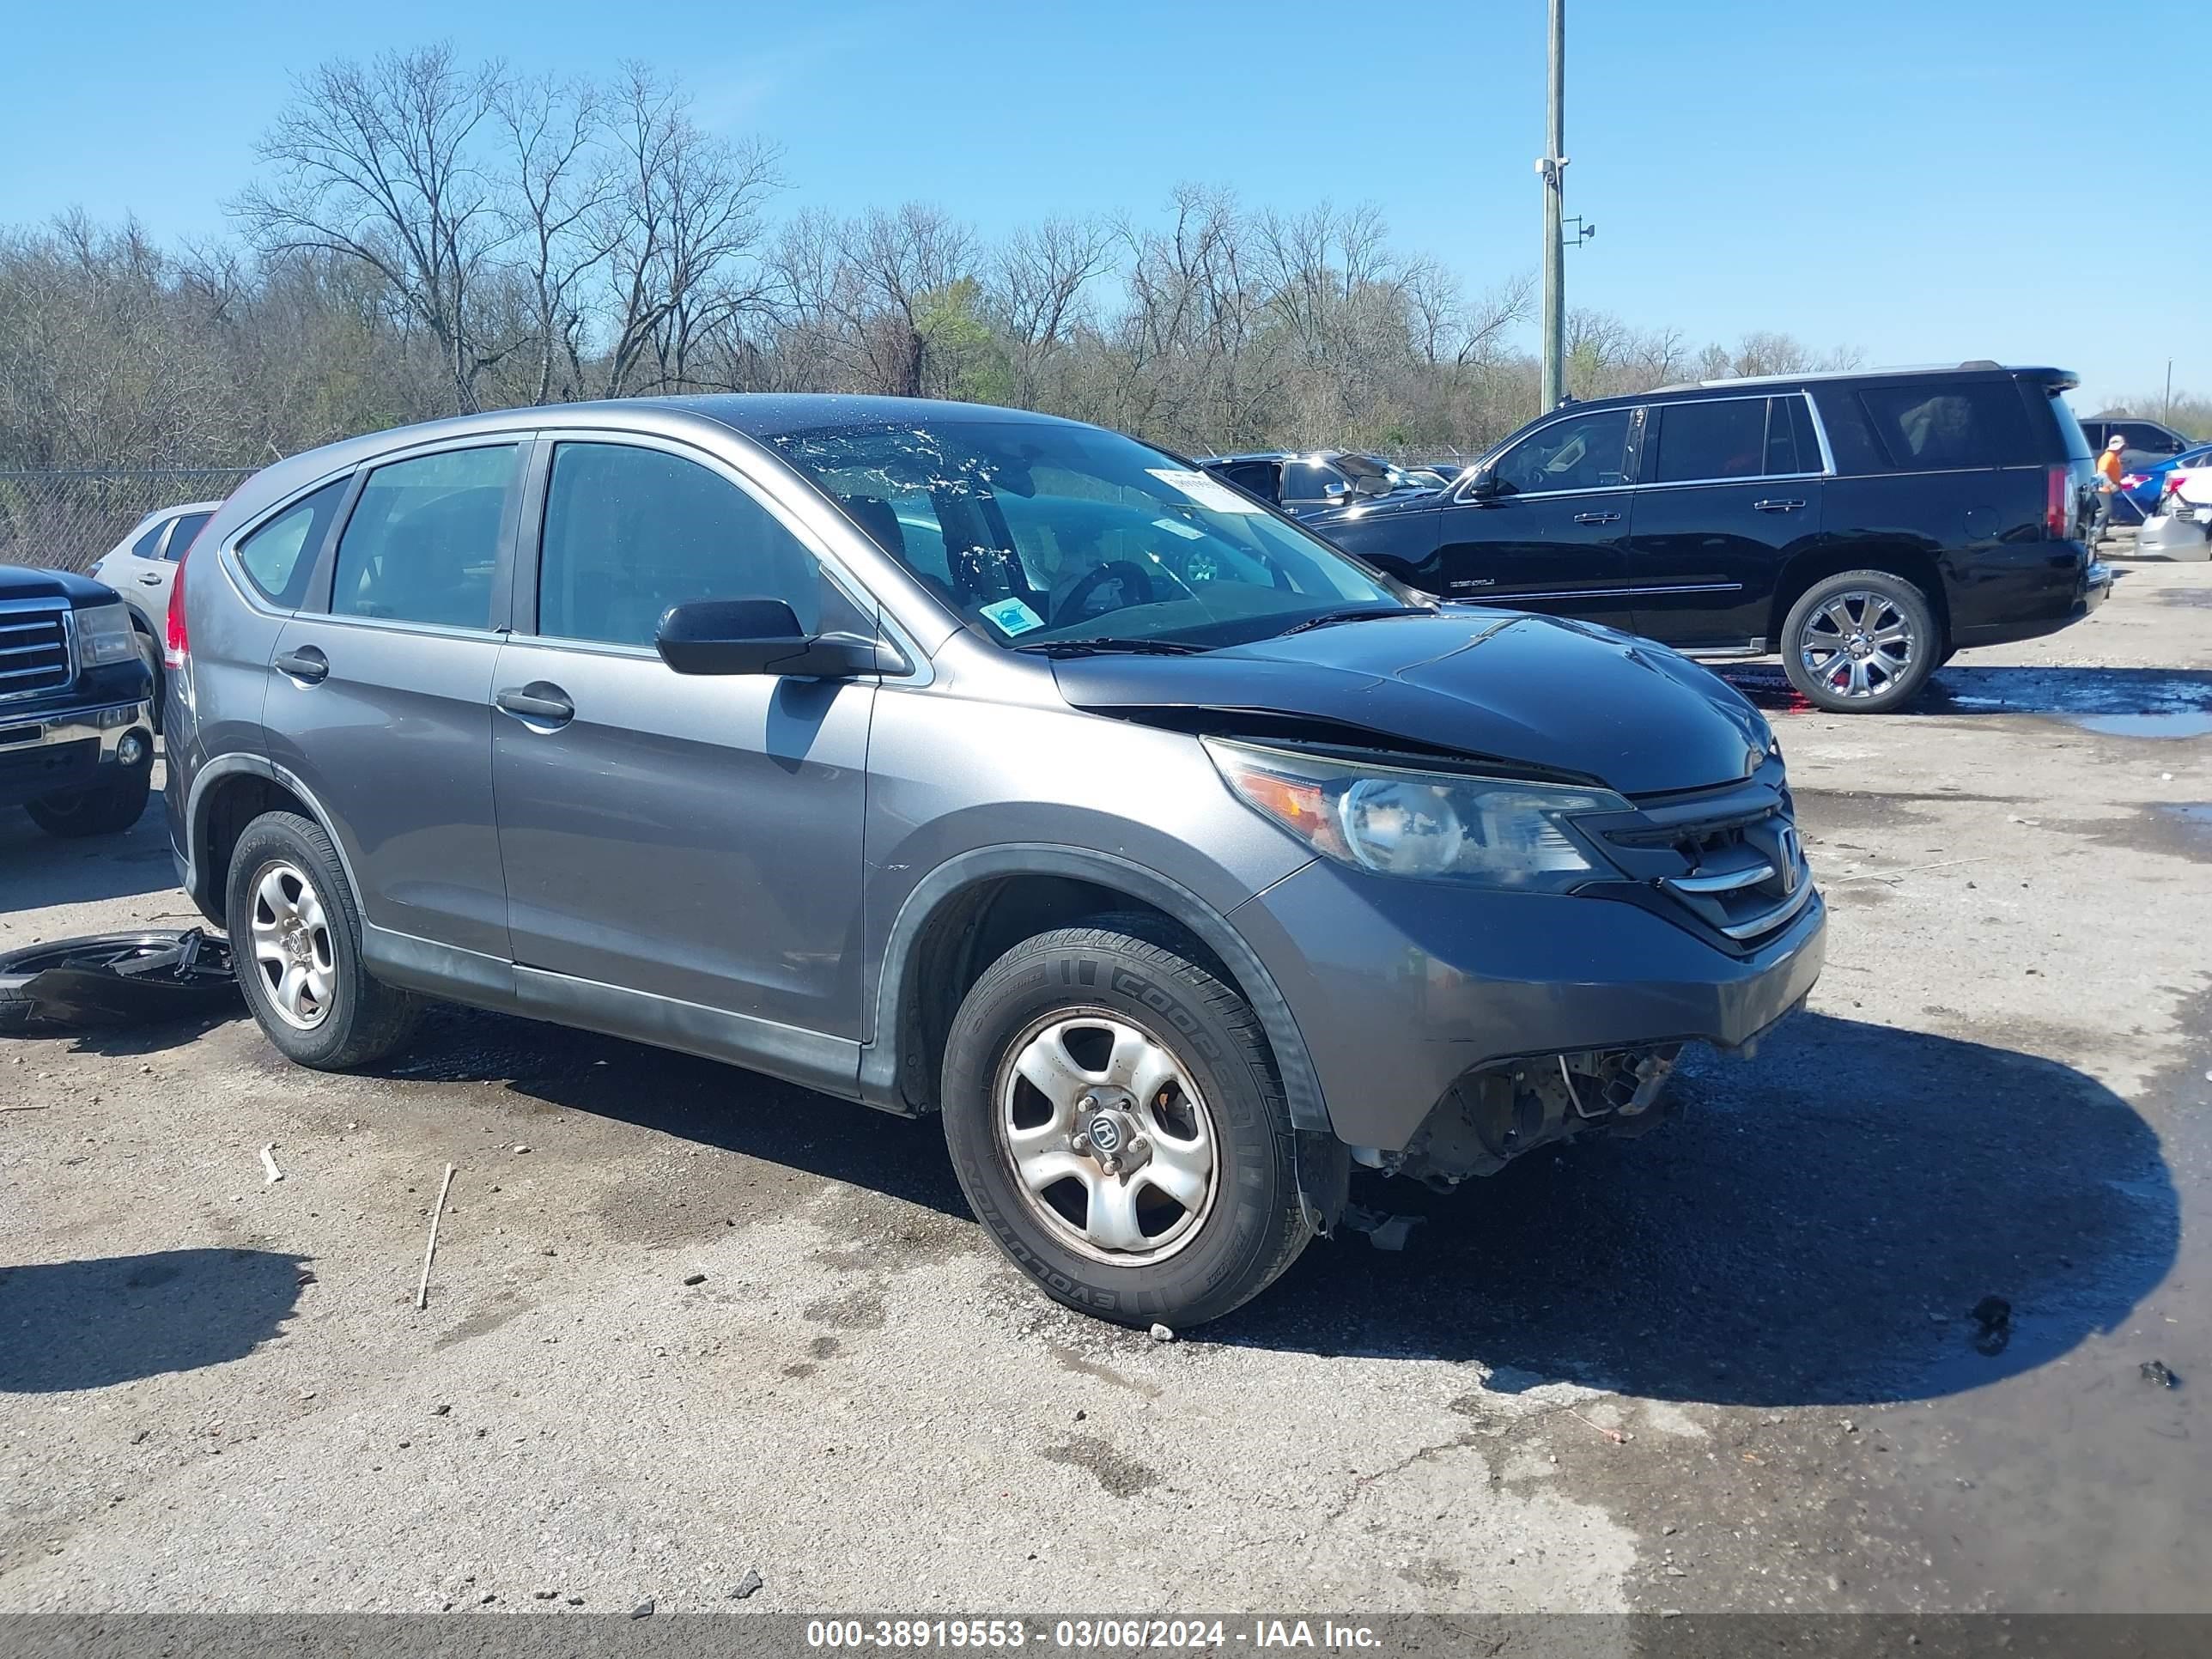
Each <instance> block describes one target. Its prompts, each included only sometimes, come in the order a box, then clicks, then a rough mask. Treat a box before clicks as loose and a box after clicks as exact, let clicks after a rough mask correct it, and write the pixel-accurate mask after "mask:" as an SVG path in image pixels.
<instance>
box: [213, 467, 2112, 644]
mask: <svg viewBox="0 0 2212 1659" xmlns="http://www.w3.org/2000/svg"><path fill="white" fill-rule="evenodd" d="M2050 480H2051V481H2050V487H2049V490H2048V493H2046V494H2045V497H2044V504H2043V532H2044V534H2045V535H2046V536H2048V537H2050V538H2051V540H2053V541H2055V542H2063V541H2064V540H2065V539H2066V538H2068V537H2069V536H2071V535H2072V534H2073V533H2074V469H2073V467H2072V466H2071V465H2067V466H2054V467H2052V468H2051V475H2050ZM170 614H171V615H172V616H173V615H174V614H175V611H174V608H173V607H172V610H171V612H170ZM171 626H172V628H173V627H174V624H173V623H172V624H171Z"/></svg>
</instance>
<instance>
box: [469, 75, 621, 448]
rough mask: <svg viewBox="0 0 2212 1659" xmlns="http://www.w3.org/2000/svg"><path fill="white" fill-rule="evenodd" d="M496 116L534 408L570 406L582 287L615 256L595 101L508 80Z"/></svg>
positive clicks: (610, 186)
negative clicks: (525, 306) (525, 296)
mask: <svg viewBox="0 0 2212 1659" xmlns="http://www.w3.org/2000/svg"><path fill="white" fill-rule="evenodd" d="M492 111H493V113H494V115H495V117H496V118H497V121H498V125H499V128H500V131H501V134H502V135H503V137H504V138H505V141H506V149H507V177H506V179H505V184H506V186H507V188H506V191H505V199H504V201H503V203H502V205H501V216H502V217H503V219H504V221H505V223H506V228H507V242H508V245H509V246H511V247H512V248H513V250H514V251H515V255H516V263H517V264H518V266H519V267H520V271H521V273H522V276H523V277H524V279H525V281H526V283H527V285H528V289H529V293H530V299H531V301H532V310H533V317H532V331H531V340H532V347H533V349H534V351H535V355H536V358H537V375H536V386H535V388H534V391H533V392H532V399H531V401H532V402H533V403H540V404H543V403H550V402H552V401H554V400H555V397H556V392H557V394H558V397H559V398H560V400H561V401H563V402H566V401H568V400H569V399H571V398H576V397H580V396H581V395H582V392H583V381H584V366H583V351H584V341H583V330H584V323H585V307H586V303H587V301H586V296H585V294H584V289H585V285H586V283H587V281H588V280H589V279H590V277H591V276H592V274H593V273H594V272H596V271H597V270H599V267H600V266H601V265H602V264H604V263H605V260H606V258H607V255H608V253H609V252H611V245H610V243H609V241H608V240H607V234H606V233H607V232H608V230H609V228H610V226H609V219H608V216H607V214H606V211H605V210H606V208H607V206H608V204H610V203H611V201H612V200H613V199H614V196H615V184H614V179H613V177H612V174H611V171H610V169H609V167H608V164H607V161H606V158H605V155H604V154H603V153H602V151H601V149H600V148H599V144H598V142H597V141H598V138H599V125H600V118H601V109H600V100H599V92H598V90H597V88H593V87H592V85H591V84H590V83H589V82H582V81H574V82H556V81H555V80H554V79H553V78H552V77H551V76H540V77H538V78H536V79H532V80H520V81H511V82H507V83H506V84H505V85H502V86H501V87H499V88H496V89H495V93H494V95H493V100H492ZM564 368H565V369H566V370H567V377H566V379H565V380H562V381H561V383H560V384H559V385H558V386H556V384H555V381H556V376H557V375H559V374H560V373H561V371H562V369H564Z"/></svg>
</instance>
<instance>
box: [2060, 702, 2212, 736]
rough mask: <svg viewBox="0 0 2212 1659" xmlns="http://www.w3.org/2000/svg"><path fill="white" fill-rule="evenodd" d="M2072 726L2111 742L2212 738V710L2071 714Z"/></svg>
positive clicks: (2066, 717) (2187, 709) (2173, 709)
mask: <svg viewBox="0 0 2212 1659" xmlns="http://www.w3.org/2000/svg"><path fill="white" fill-rule="evenodd" d="M2062 718H2063V719H2064V720H2066V721H2067V722H2068V723H2069V725H2073V726H2080V727H2081V729H2082V730H2083V731H2085V732H2099V733H2100V734H2102V735H2103V736H2105V737H2108V738H2203V737H2212V708H2168V709H2164V710H2161V711H2160V712H2159V713H2157V714H2068V715H2064V716H2063V717H2062Z"/></svg>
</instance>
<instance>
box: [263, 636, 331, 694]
mask: <svg viewBox="0 0 2212 1659" xmlns="http://www.w3.org/2000/svg"><path fill="white" fill-rule="evenodd" d="M276 668H277V670H278V671H280V672H282V673H286V674H289V675H290V676H291V677H292V678H294V679H295V680H298V681H300V682H301V683H302V684H307V685H320V684H322V683H323V682H324V681H325V680H326V679H328V678H330V677H331V659H329V658H328V657H326V656H325V655H324V654H323V653H321V652H320V651H318V650H317V649H316V648H315V647H313V646H312V645H303V646H301V647H300V648H299V649H298V650H297V651H287V652H285V653H283V655H282V656H280V657H278V658H277V659H276Z"/></svg>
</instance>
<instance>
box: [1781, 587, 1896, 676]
mask: <svg viewBox="0 0 2212 1659" xmlns="http://www.w3.org/2000/svg"><path fill="white" fill-rule="evenodd" d="M1919 649H1920V642H1919V641H1918V640H1917V638H1915V637H1914V634H1913V629H1912V622H1911V618H1910V617H1906V616H1905V613H1904V612H1903V611H1900V610H1899V608H1898V607H1897V605H1895V604H1894V603H1893V601H1892V600H1891V599H1888V598H1887V596H1885V595H1883V594H1880V593H1871V592H1866V591H1864V590H1863V589H1855V590H1853V591H1851V592H1844V593H1838V594H1837V595H1836V596H1835V597H1834V598H1832V599H1830V600H1828V601H1827V603H1826V604H1825V605H1821V606H1820V609H1819V610H1817V611H1814V612H1813V613H1812V614H1811V615H1810V616H1809V617H1806V619H1805V622H1804V625H1803V627H1802V629H1800V630H1799V632H1798V639H1797V652H1798V657H1799V659H1800V660H1801V661H1802V662H1803V664H1804V665H1805V671H1806V672H1807V673H1808V674H1809V675H1811V676H1812V677H1813V678H1814V679H1816V680H1818V681H1820V683H1821V684H1823V685H1825V686H1826V687H1827V688H1828V689H1829V690H1830V691H1832V693H1833V694H1834V695H1835V696H1839V697H1850V698H1862V697H1879V696H1882V695H1883V694H1884V693H1886V692H1887V691H1888V690H1890V689H1891V688H1892V687H1893V685H1895V684H1897V682H1898V681H1899V680H1900V679H1902V678H1904V677H1905V675H1906V674H1907V673H1908V672H1910V671H1911V668H1912V667H1913V665H1914V663H1915V661H1916V659H1917V654H1918V652H1919Z"/></svg>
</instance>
